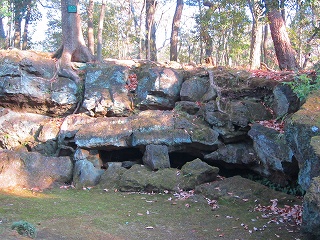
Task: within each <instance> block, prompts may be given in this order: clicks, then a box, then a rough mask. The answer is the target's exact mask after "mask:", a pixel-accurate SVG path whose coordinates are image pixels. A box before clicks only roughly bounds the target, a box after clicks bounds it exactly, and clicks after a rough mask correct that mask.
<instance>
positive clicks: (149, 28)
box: [146, 0, 157, 61]
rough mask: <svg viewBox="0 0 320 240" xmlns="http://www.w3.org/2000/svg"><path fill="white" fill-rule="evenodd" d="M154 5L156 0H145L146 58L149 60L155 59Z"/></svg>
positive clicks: (155, 5)
mask: <svg viewBox="0 0 320 240" xmlns="http://www.w3.org/2000/svg"><path fill="white" fill-rule="evenodd" d="M156 7H157V1H156V0H146V58H147V59H149V60H151V61H157V46H156V24H155V22H154V15H155V12H156Z"/></svg>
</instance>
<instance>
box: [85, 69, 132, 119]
mask: <svg viewBox="0 0 320 240" xmlns="http://www.w3.org/2000/svg"><path fill="white" fill-rule="evenodd" d="M128 75H129V67H126V66H121V65H116V64H110V63H108V64H103V65H99V66H96V65H92V66H89V67H88V68H87V72H86V81H85V93H84V100H83V106H82V107H83V108H84V109H85V110H87V111H89V112H90V114H91V115H92V116H106V115H109V116H123V115H127V114H128V112H129V111H130V108H131V107H130V104H131V101H130V99H129V96H128V90H127V89H126V83H127V79H128Z"/></svg>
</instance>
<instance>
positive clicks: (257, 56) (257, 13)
mask: <svg viewBox="0 0 320 240" xmlns="http://www.w3.org/2000/svg"><path fill="white" fill-rule="evenodd" d="M248 5H249V8H250V11H251V15H252V31H251V45H250V59H249V64H250V69H258V68H259V67H260V62H261V41H262V28H261V22H260V18H261V16H262V14H263V11H262V9H261V7H260V5H259V2H258V1H257V0H253V1H251V0H248Z"/></svg>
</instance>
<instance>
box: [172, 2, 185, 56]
mask: <svg viewBox="0 0 320 240" xmlns="http://www.w3.org/2000/svg"><path fill="white" fill-rule="evenodd" d="M182 10H183V0H177V6H176V11H175V13H174V16H173V20H172V30H171V39H170V40H171V41H170V61H177V60H178V34H179V29H180V21H181V15H182Z"/></svg>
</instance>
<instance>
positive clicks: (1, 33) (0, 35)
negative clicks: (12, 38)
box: [0, 17, 6, 48]
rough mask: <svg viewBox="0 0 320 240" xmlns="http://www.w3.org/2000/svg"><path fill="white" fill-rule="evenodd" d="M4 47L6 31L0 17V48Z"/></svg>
mask: <svg viewBox="0 0 320 240" xmlns="http://www.w3.org/2000/svg"><path fill="white" fill-rule="evenodd" d="M5 47H6V33H5V30H4V26H3V17H0V48H5Z"/></svg>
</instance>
